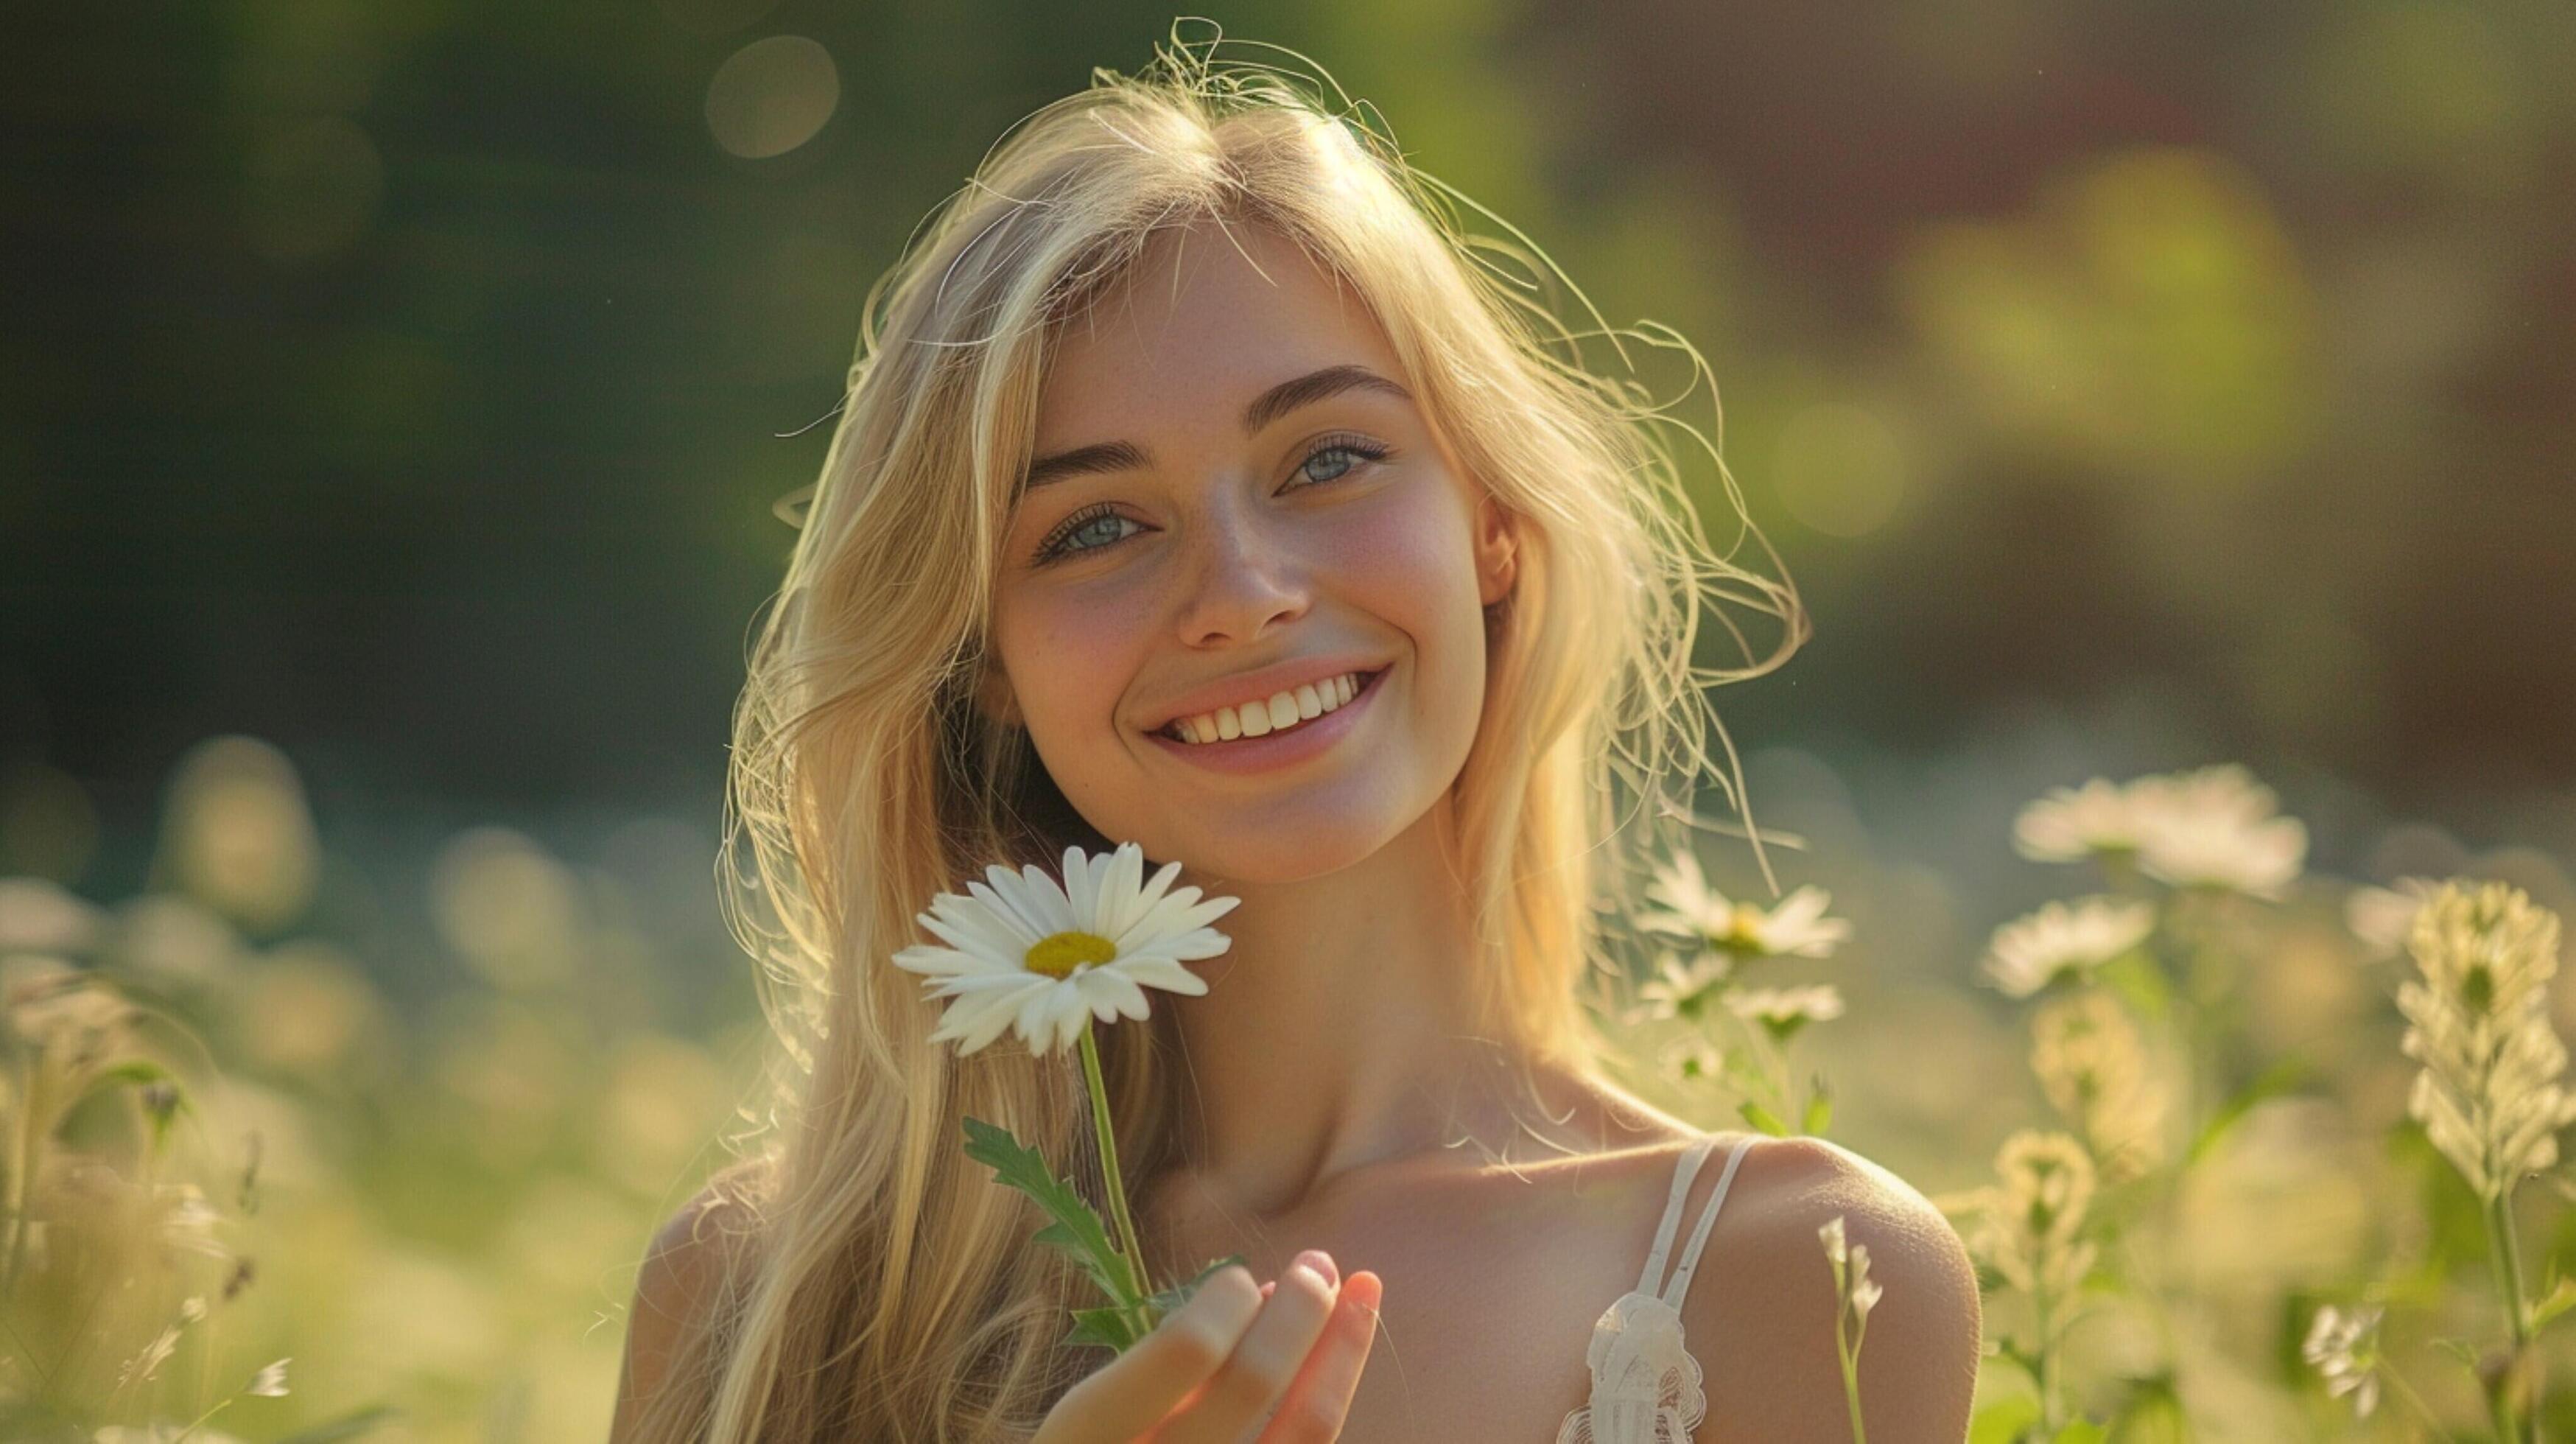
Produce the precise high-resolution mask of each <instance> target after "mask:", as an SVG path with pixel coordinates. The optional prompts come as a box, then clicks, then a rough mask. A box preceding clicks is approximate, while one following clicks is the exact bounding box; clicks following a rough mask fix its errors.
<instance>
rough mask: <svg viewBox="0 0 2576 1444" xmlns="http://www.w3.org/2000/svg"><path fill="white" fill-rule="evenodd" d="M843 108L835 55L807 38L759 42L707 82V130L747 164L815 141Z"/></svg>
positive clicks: (774, 37)
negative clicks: (835, 114) (815, 137)
mask: <svg viewBox="0 0 2576 1444" xmlns="http://www.w3.org/2000/svg"><path fill="white" fill-rule="evenodd" d="M840 103H841V74H840V71H839V70H838V69H836V68H835V67H834V66H833V64H832V53H831V52H830V51H828V50H825V49H824V48H823V47H822V46H821V45H820V44H818V43H817V42H815V41H812V40H808V39H806V38H805V37H804V36H802V35H772V36H770V37H769V38H768V39H766V40H755V41H753V42H751V43H750V44H749V45H746V46H744V47H743V48H741V49H740V50H737V51H735V52H734V53H733V55H732V56H731V58H729V59H727V60H726V61H725V63H724V64H722V65H720V66H718V67H716V74H715V79H713V80H711V81H709V82H707V128H708V129H710V130H712V131H714V132H715V137H716V144H718V145H720V146H723V147H724V148H725V149H726V150H727V151H729V152H731V153H732V154H734V155H738V156H741V157H742V158H743V159H745V160H762V159H765V158H767V157H769V156H774V155H785V154H786V153H787V152H789V151H791V150H794V149H795V148H796V147H798V146H800V145H803V144H804V143H805V142H807V141H809V140H812V139H813V138H814V136H815V135H816V133H818V132H819V131H821V130H822V129H823V125H824V122H826V121H828V120H830V119H831V118H832V112H833V111H834V110H835V109H837V108H838V107H839V106H840Z"/></svg>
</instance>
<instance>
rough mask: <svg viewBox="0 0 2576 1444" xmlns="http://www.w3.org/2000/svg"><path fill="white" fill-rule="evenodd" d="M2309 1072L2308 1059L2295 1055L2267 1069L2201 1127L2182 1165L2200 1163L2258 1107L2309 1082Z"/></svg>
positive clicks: (2185, 1154)
mask: <svg viewBox="0 0 2576 1444" xmlns="http://www.w3.org/2000/svg"><path fill="white" fill-rule="evenodd" d="M2309 1071H2310V1070H2309V1066H2308V1060H2307V1059H2306V1058H2304V1057H2302V1056H2300V1055H2299V1054H2296V1053H2292V1054H2290V1055H2289V1056H2287V1057H2284V1058H2282V1059H2280V1060H2279V1061H2277V1062H2275V1063H2273V1064H2272V1066H2271V1067H2269V1068H2266V1069H2264V1070H2263V1071H2262V1073H2261V1074H2260V1075H2259V1076H2257V1077H2256V1078H2255V1079H2254V1081H2253V1082H2251V1083H2248V1084H2246V1085H2245V1086H2244V1087H2243V1088H2242V1089H2240V1090H2238V1092H2237V1094H2236V1096H2235V1097H2233V1098H2230V1099H2228V1100H2227V1101H2226V1102H2225V1103H2224V1104H2222V1105H2220V1107H2219V1110H2218V1112H2217V1113H2215V1114H2213V1115H2212V1116H2211V1117H2210V1120H2209V1122H2208V1123H2207V1124H2205V1125H2203V1126H2202V1128H2201V1130H2200V1136H2199V1137H2198V1138H2195V1139H2193V1140H2192V1141H2191V1148H2190V1150H2189V1151H2188V1152H2186V1153H2184V1154H2183V1159H2182V1166H2183V1167H2185V1168H2189V1167H2190V1166H2192V1165H2193V1164H2194V1163H2197V1162H2199V1161H2200V1158H2201V1155H2202V1154H2205V1153H2207V1152H2208V1151H2209V1150H2210V1149H2211V1148H2212V1147H2213V1146H2215V1145H2216V1144H2217V1142H2218V1140H2219V1139H2220V1138H2221V1137H2224V1136H2225V1135H2226V1133H2227V1130H2228V1129H2230V1128H2233V1127H2235V1126H2236V1123H2237V1121H2238V1120H2239V1119H2242V1118H2243V1117H2244V1116H2245V1115H2246V1114H2247V1113H2248V1112H2251V1111H2252V1110H2253V1107H2254V1105H2255V1104H2257V1103H2260V1102H2262V1101H2263V1100H2264V1099H2266V1098H2269V1097H2271V1096H2273V1095H2274V1094H2276V1093H2286V1092H2288V1091H2289V1090H2290V1089H2292V1088H2295V1087H2297V1086H2298V1085H2299V1084H2301V1083H2303V1082H2306V1081H2307V1078H2308V1074H2309Z"/></svg>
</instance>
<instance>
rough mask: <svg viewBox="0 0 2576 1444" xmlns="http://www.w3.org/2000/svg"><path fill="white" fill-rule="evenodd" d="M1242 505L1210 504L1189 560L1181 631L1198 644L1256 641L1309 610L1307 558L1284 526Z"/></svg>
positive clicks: (1183, 637)
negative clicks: (1281, 528) (1292, 543)
mask: <svg viewBox="0 0 2576 1444" xmlns="http://www.w3.org/2000/svg"><path fill="white" fill-rule="evenodd" d="M1248 513H1249V509H1248V508H1246V507H1244V506H1242V505H1239V504H1218V505H1212V506H1210V507H1208V508H1206V509H1205V510H1204V511H1203V512H1202V513H1201V514H1200V515H1199V517H1198V518H1196V522H1197V524H1196V525H1195V526H1193V527H1191V528H1190V530H1191V531H1192V532H1193V533H1194V534H1195V536H1194V538H1193V541H1192V544H1191V545H1189V546H1188V548H1187V550H1188V553H1189V560H1188V562H1187V563H1186V565H1185V566H1184V567H1183V581H1182V588H1183V590H1182V593H1181V597H1180V603H1179V612H1180V614H1179V618H1178V630H1179V632H1180V637H1181V640H1182V641H1183V642H1185V643H1187V644H1189V645H1190V646H1193V647H1206V646H1220V645H1224V644H1226V643H1229V642H1249V641H1252V640H1254V639H1255V638H1257V637H1259V636H1261V634H1262V633H1264V632H1266V631H1268V630H1269V629H1270V628H1271V627H1272V626H1273V625H1274V624H1276V623H1279V622H1283V621H1289V620H1293V619H1295V618H1296V617H1299V616H1302V615H1304V614H1305V611H1306V609H1307V607H1308V606H1309V605H1310V604H1311V601H1312V586H1311V584H1310V583H1309V581H1308V580H1307V575H1306V564H1305V559H1304V558H1303V557H1302V556H1300V555H1298V554H1297V552H1296V551H1295V550H1294V548H1293V547H1292V546H1290V545H1289V542H1288V539H1287V538H1286V537H1284V536H1282V535H1281V534H1280V533H1279V531H1278V526H1277V525H1276V524H1274V523H1272V522H1269V521H1267V520H1265V519H1264V518H1262V517H1261V516H1259V515H1257V514H1248Z"/></svg>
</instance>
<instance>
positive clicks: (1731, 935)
mask: <svg viewBox="0 0 2576 1444" xmlns="http://www.w3.org/2000/svg"><path fill="white" fill-rule="evenodd" d="M1769 916H1770V915H1769V914H1767V913H1765V912H1763V911H1762V909H1761V908H1759V907H1757V906H1755V905H1754V904H1752V903H1742V902H1740V903H1737V904H1736V905H1735V906H1734V907H1733V908H1732V909H1731V910H1730V911H1729V914H1728V916H1727V920H1726V931H1725V932H1723V933H1720V934H1718V936H1717V937H1715V938H1713V939H1711V940H1710V941H1712V942H1714V943H1716V944H1717V945H1718V946H1719V947H1721V948H1725V949H1727V950H1728V951H1730V952H1738V953H1758V952H1760V951H1762V924H1763V922H1764V921H1765V920H1766V919H1767V918H1768V917H1769Z"/></svg>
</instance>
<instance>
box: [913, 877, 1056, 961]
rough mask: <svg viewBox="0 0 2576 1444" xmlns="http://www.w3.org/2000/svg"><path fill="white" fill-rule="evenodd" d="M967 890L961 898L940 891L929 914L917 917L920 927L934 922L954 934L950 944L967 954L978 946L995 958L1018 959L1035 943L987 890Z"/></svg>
mask: <svg viewBox="0 0 2576 1444" xmlns="http://www.w3.org/2000/svg"><path fill="white" fill-rule="evenodd" d="M967 887H968V888H969V889H971V890H973V891H970V892H969V893H968V894H965V895H960V894H958V893H953V892H944V893H941V894H940V895H939V896H938V897H936V898H933V899H932V900H931V904H930V911H929V912H926V913H922V914H919V915H918V916H919V919H920V921H921V922H922V924H923V925H924V926H925V927H926V926H929V925H930V924H931V923H933V922H936V923H938V924H939V925H940V926H942V927H944V928H946V929H948V931H949V932H951V933H954V934H956V936H955V937H954V938H951V941H952V942H955V943H956V944H957V945H958V946H959V947H962V948H965V949H966V950H967V951H969V952H972V951H974V950H975V948H976V946H977V945H978V944H981V945H982V946H983V947H985V948H986V949H987V950H989V951H990V952H991V953H992V954H993V955H994V956H996V957H1006V958H1018V957H1019V956H1020V955H1021V954H1023V953H1026V952H1027V951H1028V950H1029V944H1031V943H1033V942H1036V941H1037V938H1036V936H1035V935H1033V934H1030V933H1027V932H1026V931H1025V930H1023V929H1022V928H1021V926H1020V924H1019V920H1018V919H1016V918H1014V917H1012V916H1011V914H1010V910H1009V909H1007V908H1005V907H1003V906H1001V900H1000V899H999V898H997V897H995V896H993V893H992V890H991V889H990V888H984V887H982V886H981V885H980V884H977V883H971V882H970V883H968V884H967ZM978 893H980V895H977V894H978Z"/></svg>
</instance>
